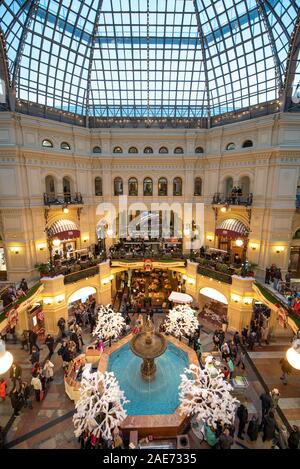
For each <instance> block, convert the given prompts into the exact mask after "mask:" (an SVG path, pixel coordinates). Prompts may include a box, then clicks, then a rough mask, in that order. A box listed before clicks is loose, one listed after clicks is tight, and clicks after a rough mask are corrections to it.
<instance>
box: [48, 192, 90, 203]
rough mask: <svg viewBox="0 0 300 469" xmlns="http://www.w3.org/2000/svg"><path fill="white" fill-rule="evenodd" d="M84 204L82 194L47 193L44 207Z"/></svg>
mask: <svg viewBox="0 0 300 469" xmlns="http://www.w3.org/2000/svg"><path fill="white" fill-rule="evenodd" d="M69 204H73V205H76V204H83V199H82V195H81V193H80V192H75V193H71V192H51V193H48V192H45V193H44V205H69Z"/></svg>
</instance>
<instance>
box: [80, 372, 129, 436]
mask: <svg viewBox="0 0 300 469" xmlns="http://www.w3.org/2000/svg"><path fill="white" fill-rule="evenodd" d="M127 402H129V401H128V400H127V399H126V398H125V395H124V392H123V391H122V390H121V389H120V386H119V383H118V381H117V379H116V377H115V375H114V373H112V372H110V373H109V372H105V373H104V374H103V373H100V372H99V371H97V372H95V373H87V372H86V370H85V373H84V374H83V376H82V382H81V387H80V398H79V400H78V401H77V402H76V405H75V408H76V413H75V414H74V416H73V423H74V427H75V431H74V433H75V436H76V437H77V438H78V437H79V436H80V435H82V433H83V432H84V431H88V432H89V433H90V434H91V435H94V436H96V437H97V438H99V437H102V438H103V439H105V440H110V439H112V438H113V430H114V429H115V428H116V427H118V426H119V425H120V424H121V423H122V422H123V420H124V419H125V418H126V417H127V413H126V410H125V409H124V407H123V406H124V404H126V403H127Z"/></svg>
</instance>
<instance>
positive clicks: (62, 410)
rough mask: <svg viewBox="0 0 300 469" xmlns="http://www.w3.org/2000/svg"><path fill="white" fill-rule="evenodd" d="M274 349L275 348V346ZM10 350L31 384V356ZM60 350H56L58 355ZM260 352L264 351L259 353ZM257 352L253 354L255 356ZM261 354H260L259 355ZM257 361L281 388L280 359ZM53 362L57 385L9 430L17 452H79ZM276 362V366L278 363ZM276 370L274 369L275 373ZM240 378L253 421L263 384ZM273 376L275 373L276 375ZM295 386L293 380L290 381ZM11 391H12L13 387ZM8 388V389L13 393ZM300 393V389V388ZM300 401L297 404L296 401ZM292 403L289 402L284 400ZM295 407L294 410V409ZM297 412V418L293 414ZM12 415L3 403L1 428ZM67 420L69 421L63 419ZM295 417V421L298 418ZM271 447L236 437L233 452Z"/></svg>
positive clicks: (205, 338) (208, 338) (207, 347)
mask: <svg viewBox="0 0 300 469" xmlns="http://www.w3.org/2000/svg"><path fill="white" fill-rule="evenodd" d="M154 317H155V323H156V325H158V324H159V323H160V322H161V321H162V320H163V315H154ZM203 326H204V327H203V330H202V332H201V339H202V344H203V351H204V352H209V351H211V350H213V343H212V335H213V330H212V328H210V327H209V324H207V323H205V324H203ZM90 340H91V336H90V334H89V333H88V332H86V333H85V334H84V342H85V344H88V343H89V342H90ZM274 346H275V345H274ZM276 346H280V347H283V349H284V345H283V344H280V345H279V343H277V345H276ZM42 347H43V348H42V350H41V360H43V359H45V358H46V356H47V349H46V347H45V346H44V345H42ZM7 349H8V350H10V351H11V352H12V353H13V355H14V357H15V360H16V361H17V363H19V364H20V365H21V367H22V369H23V378H24V379H27V380H30V377H31V374H30V372H31V364H30V362H29V354H28V352H25V351H23V350H21V348H20V345H19V344H10V343H7ZM57 349H58V346H57V347H56V351H57ZM259 350H261V349H259ZM257 352H258V349H257V351H255V352H253V353H254V354H255V353H257ZM265 352H268V353H271V350H270V351H269V350H266V349H265V348H264V349H263V353H265ZM259 353H261V352H259ZM253 360H255V364H256V366H257V367H258V368H259V367H260V370H261V372H262V374H263V375H266V379H267V382H268V385H270V386H271V387H272V386H273V383H274V385H275V382H276V387H278V388H279V386H280V384H281V383H280V382H278V381H280V380H278V376H279V375H278V373H279V369H278V370H277V369H276V366H275V365H276V363H277V362H278V358H277V357H276V359H274V358H273V360H274V367H272V371H271V370H270V366H269V364H268V363H269V362H268V360H269V358H258V357H257V356H255V357H254V358H253ZM52 362H53V363H54V365H55V374H54V381H53V382H52V383H51V384H50V387H49V390H48V392H47V395H46V397H45V399H44V400H43V401H42V402H35V401H34V402H33V409H32V410H30V409H23V410H22V411H21V415H20V416H18V417H16V418H15V419H14V420H13V422H12V424H11V425H10V428H9V430H8V433H7V436H6V442H7V443H8V444H9V443H11V445H9V446H10V447H13V448H15V449H18V448H20V449H21V448H22V449H25V448H33V449H37V448H40V449H43V448H51V449H55V448H66V449H72V448H75V449H76V448H79V444H78V442H77V440H76V438H75V437H74V433H73V424H72V411H74V404H73V402H72V401H71V400H70V399H69V398H68V396H67V395H66V394H65V392H64V383H63V372H62V366H61V365H62V362H61V358H60V357H59V356H58V355H57V353H55V354H54V355H53V357H52ZM275 362H276V363H275ZM273 368H274V369H273ZM237 373H238V374H241V375H244V376H246V377H247V379H248V381H249V387H248V388H247V390H246V391H245V392H244V393H242V394H238V393H235V394H236V396H237V398H238V399H240V400H243V401H244V400H247V403H248V411H249V416H250V417H251V416H252V415H253V414H254V413H255V414H259V412H260V401H259V396H260V394H261V393H262V392H263V388H262V386H261V384H260V382H259V381H258V379H257V376H256V375H255V374H254V372H253V370H252V368H251V367H250V366H247V367H246V370H245V371H240V370H238V371H237ZM273 373H275V374H274V375H273ZM291 383H292V379H291ZM297 383H298V384H297V385H296V384H295V385H294V386H296V388H297V386H299V382H298V381H297ZM291 386H293V384H291V385H289V386H287V387H285V388H286V389H283V390H282V388H283V387H284V386H283V385H281V388H280V389H281V390H282V392H285V393H287V394H286V395H284V397H283V403H284V404H283V410H284V411H285V412H286V413H287V414H288V413H289V412H292V414H291V415H290V418H291V417H292V416H293V420H291V422H292V421H298V419H300V412H299V408H298V409H296V404H297V405H298V407H299V392H298V395H297V394H296V388H295V392H294V391H292V388H291ZM10 388H11V387H10ZM10 388H9V389H10ZM297 389H298V391H299V387H298V388H297ZM297 397H298V400H297V401H295V398H297ZM285 399H290V400H285ZM294 406H295V408H294ZM291 409H294V411H296V410H297V414H296V413H293V410H291ZM11 415H12V408H11V404H10V399H9V397H7V398H6V401H5V402H2V403H0V425H2V426H3V427H5V425H6V424H7V423H8V421H9V420H10V418H11ZM64 416H66V417H64ZM295 416H296V418H295ZM189 436H190V440H191V444H192V447H193V448H199V449H206V448H208V446H207V444H206V443H205V442H203V443H201V444H199V440H197V438H196V437H195V435H194V434H193V433H192V432H191V431H190V432H189ZM265 447H270V442H266V443H263V442H262V441H261V437H259V439H258V440H257V442H255V443H251V442H250V441H248V440H247V438H246V437H245V440H243V441H241V440H239V439H238V438H237V437H236V438H235V443H234V445H233V449H244V448H265Z"/></svg>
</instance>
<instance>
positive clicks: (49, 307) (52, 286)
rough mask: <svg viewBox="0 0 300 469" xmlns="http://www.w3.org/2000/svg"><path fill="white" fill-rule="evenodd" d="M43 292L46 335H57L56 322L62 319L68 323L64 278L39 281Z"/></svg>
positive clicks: (59, 276) (47, 278) (45, 278)
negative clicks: (42, 286)
mask: <svg viewBox="0 0 300 469" xmlns="http://www.w3.org/2000/svg"><path fill="white" fill-rule="evenodd" d="M41 281H42V283H43V285H44V290H43V293H42V297H43V302H44V306H43V310H44V315H45V328H46V334H47V333H50V334H54V335H57V334H58V327H57V321H58V320H59V318H61V317H63V318H64V319H65V321H66V323H67V322H68V306H67V302H66V290H65V285H64V276H63V275H58V276H57V277H53V278H50V277H44V278H42V279H41Z"/></svg>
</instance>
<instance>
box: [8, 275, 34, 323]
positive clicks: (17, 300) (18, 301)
mask: <svg viewBox="0 0 300 469" xmlns="http://www.w3.org/2000/svg"><path fill="white" fill-rule="evenodd" d="M40 286H41V282H40V281H38V282H37V283H36V284H35V285H33V286H32V287H31V288H30V289H29V290H28V291H27V293H26V295H24V296H20V297H19V298H16V299H15V300H14V301H12V302H11V303H9V304H8V305H6V306H4V308H3V311H2V312H1V313H0V322H2V321H3V320H4V319H5V318H6V314H7V313H8V312H9V311H10V310H11V309H12V308H14V307H15V306H17V305H19V304H21V303H23V301H25V300H27V299H28V298H30V297H31V296H32V295H34V293H35V292H36V291H37V290H38V288H39V287H40Z"/></svg>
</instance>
